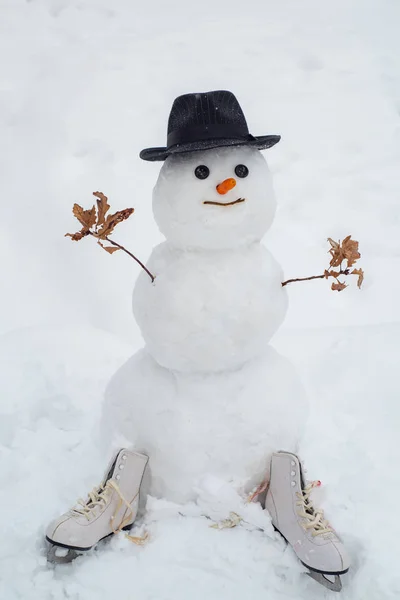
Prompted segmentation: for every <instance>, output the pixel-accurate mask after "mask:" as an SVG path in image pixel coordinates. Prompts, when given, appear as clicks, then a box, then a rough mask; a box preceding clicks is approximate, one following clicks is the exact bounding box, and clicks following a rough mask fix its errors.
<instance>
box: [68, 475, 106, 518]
mask: <svg viewBox="0 0 400 600" xmlns="http://www.w3.org/2000/svg"><path fill="white" fill-rule="evenodd" d="M108 483H109V482H108V481H107V484H106V485H105V486H104V488H93V490H92V491H91V492H89V494H88V498H89V500H83V498H79V500H78V502H77V506H74V508H72V509H71V512H72V513H75V514H77V515H79V516H84V517H86V519H87V520H88V521H90V519H91V517H92V516H93V510H94V509H95V508H96V507H97V506H101V507H104V506H105V505H106V504H107V501H108V498H109V492H110V489H109V486H108Z"/></svg>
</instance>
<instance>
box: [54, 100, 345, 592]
mask: <svg viewBox="0 0 400 600" xmlns="http://www.w3.org/2000/svg"><path fill="white" fill-rule="evenodd" d="M279 140H280V136H277V135H264V136H259V137H254V136H252V135H250V133H249V130H248V127H247V123H246V119H245V116H244V114H243V111H242V109H241V107H240V105H239V103H238V101H237V99H236V97H235V96H234V95H233V94H232V93H231V92H227V91H214V92H208V93H201V94H186V95H184V96H180V97H178V98H177V99H176V100H175V101H174V103H173V106H172V109H171V113H170V117H169V122H168V137H167V145H166V146H165V147H158V148H148V149H146V150H143V151H142V152H141V154H140V156H141V158H142V159H144V160H147V161H163V166H162V168H161V171H160V175H159V178H158V181H157V184H156V186H155V188H154V193H153V211H154V217H155V220H156V222H157V224H158V227H159V229H160V231H161V232H162V233H163V235H164V236H165V241H164V242H162V243H161V244H159V245H158V246H157V247H155V248H154V250H153V252H152V255H151V257H150V259H149V262H148V267H149V269H150V271H151V272H152V273H153V274H154V275H155V280H154V281H151V279H150V278H149V277H148V275H147V274H146V273H145V272H142V273H141V275H140V276H139V278H138V280H137V282H136V285H135V288H134V293H133V312H134V316H135V318H136V321H137V323H138V325H139V327H140V329H141V332H142V335H143V338H144V341H145V347H144V349H142V350H141V351H139V352H138V353H137V354H135V355H134V356H133V357H132V358H131V359H129V360H128V362H127V363H126V364H125V365H123V366H122V367H121V369H120V370H119V371H118V372H117V373H116V374H115V375H114V377H113V378H112V380H111V382H110V384H109V386H108V388H107V391H106V397H105V404H104V410H103V427H102V429H103V433H102V439H103V441H104V442H105V443H106V444H107V446H109V445H110V444H111V443H112V440H113V439H114V438H118V439H121V437H122V438H123V439H125V440H126V441H127V444H126V446H127V447H125V448H123V449H122V450H121V449H120V450H118V451H117V452H116V453H115V455H114V457H113V460H112V461H111V463H110V465H109V467H108V468H107V471H106V475H105V477H104V479H103V482H102V483H101V485H100V486H99V488H98V490H97V491H94V492H92V493H91V495H89V498H88V501H87V502H86V503H83V504H81V505H80V506H79V507H76V508H74V509H72V512H71V511H69V513H66V514H67V515H69V516H68V518H66V517H65V515H63V516H62V517H60V518H59V519H57V520H56V521H54V522H53V523H52V524H51V525H50V527H49V529H48V533H47V539H48V541H49V542H50V543H51V544H52V545H53V548H54V547H56V546H57V545H58V546H60V545H61V546H64V547H67V548H68V549H71V550H75V551H84V550H87V549H89V548H91V547H93V546H94V545H95V544H96V543H97V542H98V540H99V539H101V538H103V537H105V536H106V535H108V534H109V533H112V532H115V531H118V530H121V529H124V528H127V527H131V526H132V525H133V523H134V520H135V517H136V513H137V509H138V504H139V492H140V491H142V492H143V489H144V487H145V486H144V481H146V482H148V484H146V488H147V490H148V491H149V492H150V493H151V494H152V495H155V496H158V497H162V498H167V499H168V500H172V501H175V502H186V501H188V500H195V499H196V490H197V489H198V486H199V485H200V484H201V481H202V479H203V478H204V477H207V476H209V475H212V476H214V477H218V478H219V479H221V480H224V481H226V482H228V483H229V484H231V485H232V486H233V487H235V489H237V490H238V491H239V492H240V493H243V494H246V493H248V492H249V491H250V490H251V489H252V488H253V487H254V486H255V485H257V484H259V483H260V482H261V481H262V480H264V479H265V478H266V477H267V478H268V479H269V480H270V486H269V491H268V494H267V498H266V508H267V509H268V510H269V512H270V514H271V518H272V521H273V523H274V525H275V526H276V527H277V528H278V529H279V530H280V531H281V533H282V535H284V536H285V538H286V539H287V540H288V541H289V543H292V545H293V547H294V549H295V551H296V552H297V554H298V556H299V558H300V560H303V559H304V556H305V554H304V553H306V554H307V552H308V554H307V557H308V558H307V561H305V560H303V562H305V564H306V565H307V566H308V567H309V568H310V571H311V572H313V573H316V572H317V571H319V575H320V577H323V575H321V573H329V574H331V575H334V576H335V577H338V576H339V574H340V573H343V572H345V571H346V570H347V569H348V559H347V557H346V556H345V551H344V549H343V548H342V545H341V542H339V540H338V538H337V537H336V534H335V533H334V531H333V530H332V528H331V527H330V525H329V524H328V523H327V522H326V520H325V519H324V518H323V515H322V512H321V511H319V510H318V509H315V508H314V507H313V505H312V503H311V499H310V498H309V494H310V492H311V489H310V488H309V487H308V486H307V484H306V482H305V479H304V477H303V474H302V467H301V463H300V461H299V459H298V457H297V454H296V452H297V447H298V443H299V440H300V437H301V434H302V431H303V428H304V425H305V421H306V418H307V403H306V400H305V397H304V393H303V390H302V387H301V384H300V382H299V380H298V378H297V376H296V373H295V371H294V369H293V367H292V365H291V364H290V362H289V361H288V360H286V359H285V358H283V357H282V356H280V355H279V354H278V353H277V352H276V351H275V350H274V349H273V348H272V347H271V346H270V345H269V342H270V340H271V338H272V336H273V334H274V333H275V332H276V331H277V329H278V328H279V326H280V325H281V323H282V321H283V319H284V317H285V313H286V310H287V296H286V291H285V288H283V287H282V285H281V281H282V271H281V268H280V266H279V265H278V263H277V262H276V261H275V259H274V258H273V256H272V255H271V253H270V252H269V251H268V250H267V248H266V247H264V246H263V245H262V244H261V240H262V238H263V236H264V235H265V233H266V232H267V230H268V229H269V227H270V226H271V223H272V221H273V218H274V215H275V210H276V201H275V197H274V192H273V187H272V180H271V174H270V171H269V169H268V166H267V163H266V161H265V159H264V156H263V155H262V154H261V150H264V149H267V148H270V147H272V146H273V145H275V144H276V143H277V142H279ZM129 448H133V449H129ZM280 448H285V451H284V452H283V451H281V452H277V451H278V450H279V449H280ZM145 475H146V477H145ZM147 490H146V491H147ZM298 502H300V504H299V505H298V507H297V508H296V510H295V511H293V506H294V505H296V503H298ZM296 506H297V505H296ZM293 514H295V515H297V516H296V517H295V518H294V517H293ZM88 523H90V524H92V523H93V525H91V527H88V526H87V524H88ZM96 523H97V525H96ZM110 523H111V525H110ZM278 524H279V527H278ZM310 524H311V525H310ZM82 531H83V533H82ZM299 536H300V537H299ZM298 539H300V540H301V543H300V544H298V543H297V550H296V541H298ZM310 547H311V550H312V552H311V555H314V558H313V559H310ZM338 548H340V551H339V550H338ZM316 549H317V550H318V551H317V552H315V550H316ZM53 558H54V556H53ZM346 561H347V562H346ZM315 577H316V575H315ZM327 581H328V580H327ZM326 585H328V586H329V582H328V583H327V584H326ZM332 585H336V586H337V585H338V581H337V580H335V582H334V583H333V584H332ZM332 589H333V588H332Z"/></svg>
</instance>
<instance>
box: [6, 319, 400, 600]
mask: <svg viewBox="0 0 400 600" xmlns="http://www.w3.org/2000/svg"><path fill="white" fill-rule="evenodd" d="M399 337H400V325H399V324H392V325H390V326H376V327H369V328H342V329H330V330H329V329H328V330H303V331H301V332H298V333H296V334H294V333H289V332H286V333H283V334H279V335H278V336H277V339H276V341H277V346H278V348H279V350H280V352H282V353H284V354H286V355H288V356H289V358H291V360H294V361H295V363H296V366H297V367H298V369H299V372H300V374H301V377H302V379H304V382H305V384H306V387H307V389H308V392H309V395H310V400H311V403H312V407H311V408H312V410H311V418H310V420H309V423H308V430H307V435H306V436H305V438H304V440H303V443H302V447H301V449H300V455H301V457H302V459H303V460H304V461H305V464H306V467H307V469H308V474H307V477H310V479H317V478H319V479H321V480H322V487H321V488H318V489H317V490H316V492H318V494H319V496H317V498H316V501H317V502H318V504H319V505H321V506H322V507H323V508H325V510H326V514H327V517H328V518H329V519H330V520H331V522H332V524H333V525H334V527H335V528H336V529H337V530H338V532H339V533H340V535H341V536H342V538H343V540H344V542H345V545H346V547H347V549H348V550H349V553H350V555H351V559H352V568H351V570H350V572H349V574H348V575H346V576H343V584H344V586H343V591H342V593H341V598H343V600H395V598H397V597H398V593H399V590H400V576H399V570H398V568H397V553H396V552H395V551H394V550H393V548H394V546H393V544H394V543H395V541H394V540H393V535H394V533H395V531H396V529H395V527H394V525H393V523H394V521H393V519H394V515H396V510H397V490H398V489H399V488H400V482H399V475H398V472H397V470H396V468H394V467H393V465H397V464H398V463H399V461H400V452H399V447H398V443H397V438H398V431H397V429H398V427H397V423H398V416H399V409H398V396H399V386H398V354H397V348H398V339H399ZM131 350H132V349H131V348H130V347H129V346H127V345H126V344H124V343H121V342H119V341H118V340H117V339H115V338H113V336H110V335H109V334H106V333H104V332H99V331H96V330H90V329H86V330H85V331H80V330H79V331H78V330H75V331H68V330H65V329H64V330H62V329H58V330H54V331H51V330H45V331H40V330H30V331H25V332H18V333H16V334H9V335H7V336H3V337H2V338H1V339H0V358H1V360H0V380H1V381H2V397H3V401H2V405H1V411H2V418H1V422H3V417H4V414H6V415H8V416H7V418H8V419H11V421H10V420H9V421H8V422H9V423H10V424H11V426H10V428H5V427H3V429H2V438H1V462H0V481H1V486H0V490H1V491H0V505H1V508H2V510H1V514H2V523H1V527H2V544H1V549H0V597H1V598H7V600H27V599H29V600H67V599H69V600H71V598H72V599H73V600H106V599H107V598H110V597H114V596H115V597H118V598H121V600H130V599H131V598H132V597H133V596H134V597H135V598H138V599H139V600H150V599H152V598H157V600H187V597H188V593H189V594H190V597H191V598H193V599H194V600H204V597H208V598H210V599H212V600H214V599H215V600H217V599H218V600H243V598H246V597H251V598H256V597H257V598H268V599H269V600H281V599H282V598H288V599H293V600H299V598H302V599H304V600H305V599H307V600H320V599H321V598H322V597H324V598H328V597H330V594H329V592H327V591H324V590H322V589H321V588H320V587H319V586H318V585H317V584H316V583H315V582H313V581H311V580H310V579H309V578H308V577H307V576H306V575H305V574H304V568H303V567H302V566H301V565H300V564H299V563H298V561H297V560H296V559H295V557H294V555H293V553H292V551H291V550H290V549H289V548H288V547H287V546H286V545H285V544H284V542H283V541H282V539H281V538H279V536H278V535H277V534H276V535H275V534H274V533H273V532H272V530H271V524H270V520H269V517H268V515H266V514H265V513H263V512H262V511H261V510H260V507H259V506H258V505H251V506H248V505H247V504H246V502H245V498H244V497H243V496H241V495H239V494H238V493H237V491H235V490H234V489H232V487H231V486H230V485H229V484H228V483H226V482H224V481H222V480H221V479H220V478H218V477H215V476H211V475H210V476H205V477H203V478H202V479H201V480H200V481H199V483H198V486H197V490H196V498H195V499H193V500H192V501H191V502H188V503H185V504H173V503H171V502H167V501H165V500H163V499H155V498H150V499H149V502H148V509H147V512H146V514H145V516H144V519H143V521H142V522H140V523H138V525H137V527H136V528H135V529H134V533H136V534H137V535H141V534H143V533H144V531H145V530H147V531H148V533H149V535H150V541H149V542H148V543H147V545H145V546H144V547H137V546H135V545H133V544H132V543H131V542H129V541H128V540H127V539H126V538H125V537H124V535H123V534H120V535H118V536H117V537H115V538H113V539H112V540H111V541H110V543H109V544H102V545H101V546H100V547H99V549H98V550H97V551H94V552H91V553H90V555H87V556H85V557H82V558H79V559H78V560H77V561H76V562H74V563H73V564H71V565H66V566H58V567H56V568H53V567H51V566H49V565H47V564H46V560H45V544H44V541H43V536H44V532H45V529H46V526H47V524H48V523H49V521H50V520H51V519H52V518H53V517H56V516H58V515H59V514H61V513H62V512H63V511H64V510H66V509H67V508H68V507H69V506H71V504H73V503H74V502H75V501H76V499H77V498H78V497H81V496H84V495H85V494H86V493H87V492H88V491H89V490H91V489H92V488H93V487H94V485H96V484H97V483H99V481H100V479H101V476H102V474H103V472H104V468H105V465H106V460H107V458H109V456H108V457H106V460H105V459H104V457H103V456H102V455H101V453H100V448H99V447H98V446H97V443H96V439H95V438H96V436H95V430H96V429H97V427H98V425H99V419H100V412H101V393H102V389H103V388H104V387H105V386H106V384H107V381H108V379H109V378H110V377H111V375H112V373H113V372H114V371H115V369H116V368H117V367H118V365H122V363H124V362H125V361H126V360H127V359H128V357H129V355H130V354H131ZM60 399H61V402H62V405H61V408H60V406H59V404H58V403H59V402H60ZM11 403H12V407H11ZM6 405H7V406H8V408H5V407H6ZM139 423H140V415H138V424H139ZM8 429H9V430H10V431H11V433H12V434H11V435H10V434H9V431H8ZM231 513H236V514H238V515H239V516H240V517H241V518H242V519H243V521H242V522H241V524H240V525H238V526H237V527H235V528H233V529H229V528H227V529H222V530H218V529H214V528H212V527H210V525H212V524H214V523H220V522H221V521H223V520H225V519H228V518H230V516H231Z"/></svg>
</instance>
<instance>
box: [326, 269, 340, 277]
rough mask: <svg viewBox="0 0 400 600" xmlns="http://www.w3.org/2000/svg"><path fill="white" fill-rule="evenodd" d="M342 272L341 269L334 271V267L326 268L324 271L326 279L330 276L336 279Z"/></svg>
mask: <svg viewBox="0 0 400 600" xmlns="http://www.w3.org/2000/svg"><path fill="white" fill-rule="evenodd" d="M340 274H341V273H340V271H333V269H331V270H330V271H327V270H326V269H325V271H324V276H325V279H328V277H334V278H335V279H336V278H337V277H339V275H340Z"/></svg>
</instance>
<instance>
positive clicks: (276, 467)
mask: <svg viewBox="0 0 400 600" xmlns="http://www.w3.org/2000/svg"><path fill="white" fill-rule="evenodd" d="M312 487H313V484H308V485H307V484H306V482H305V479H304V477H303V472H302V468H301V463H300V461H299V459H298V457H297V456H296V455H295V454H291V453H289V452H278V453H276V454H273V456H272V459H271V475H270V485H269V489H268V492H267V497H266V503H265V507H266V509H267V510H268V511H269V513H270V515H271V518H272V524H273V525H274V527H275V529H276V530H277V531H279V533H281V535H282V536H283V537H284V538H285V539H286V541H287V542H288V543H289V544H290V545H291V547H292V548H293V550H294V551H295V553H296V555H297V557H298V558H299V559H300V560H301V562H302V563H303V565H305V566H306V567H307V568H308V569H310V572H309V573H308V575H310V577H312V578H313V579H315V580H316V581H317V582H318V583H321V584H322V585H324V586H325V587H326V588H328V589H330V590H333V591H336V592H339V591H340V590H341V589H342V583H341V580H340V575H342V574H343V573H347V571H348V570H349V566H350V561H349V557H348V555H347V552H346V550H345V548H344V546H343V543H342V542H341V541H340V539H339V538H338V536H337V534H336V533H335V531H334V530H333V528H332V527H331V525H330V524H329V523H328V521H327V520H326V519H324V516H323V512H322V510H319V509H317V508H314V506H313V505H312V502H311V500H310V493H311V490H312Z"/></svg>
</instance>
